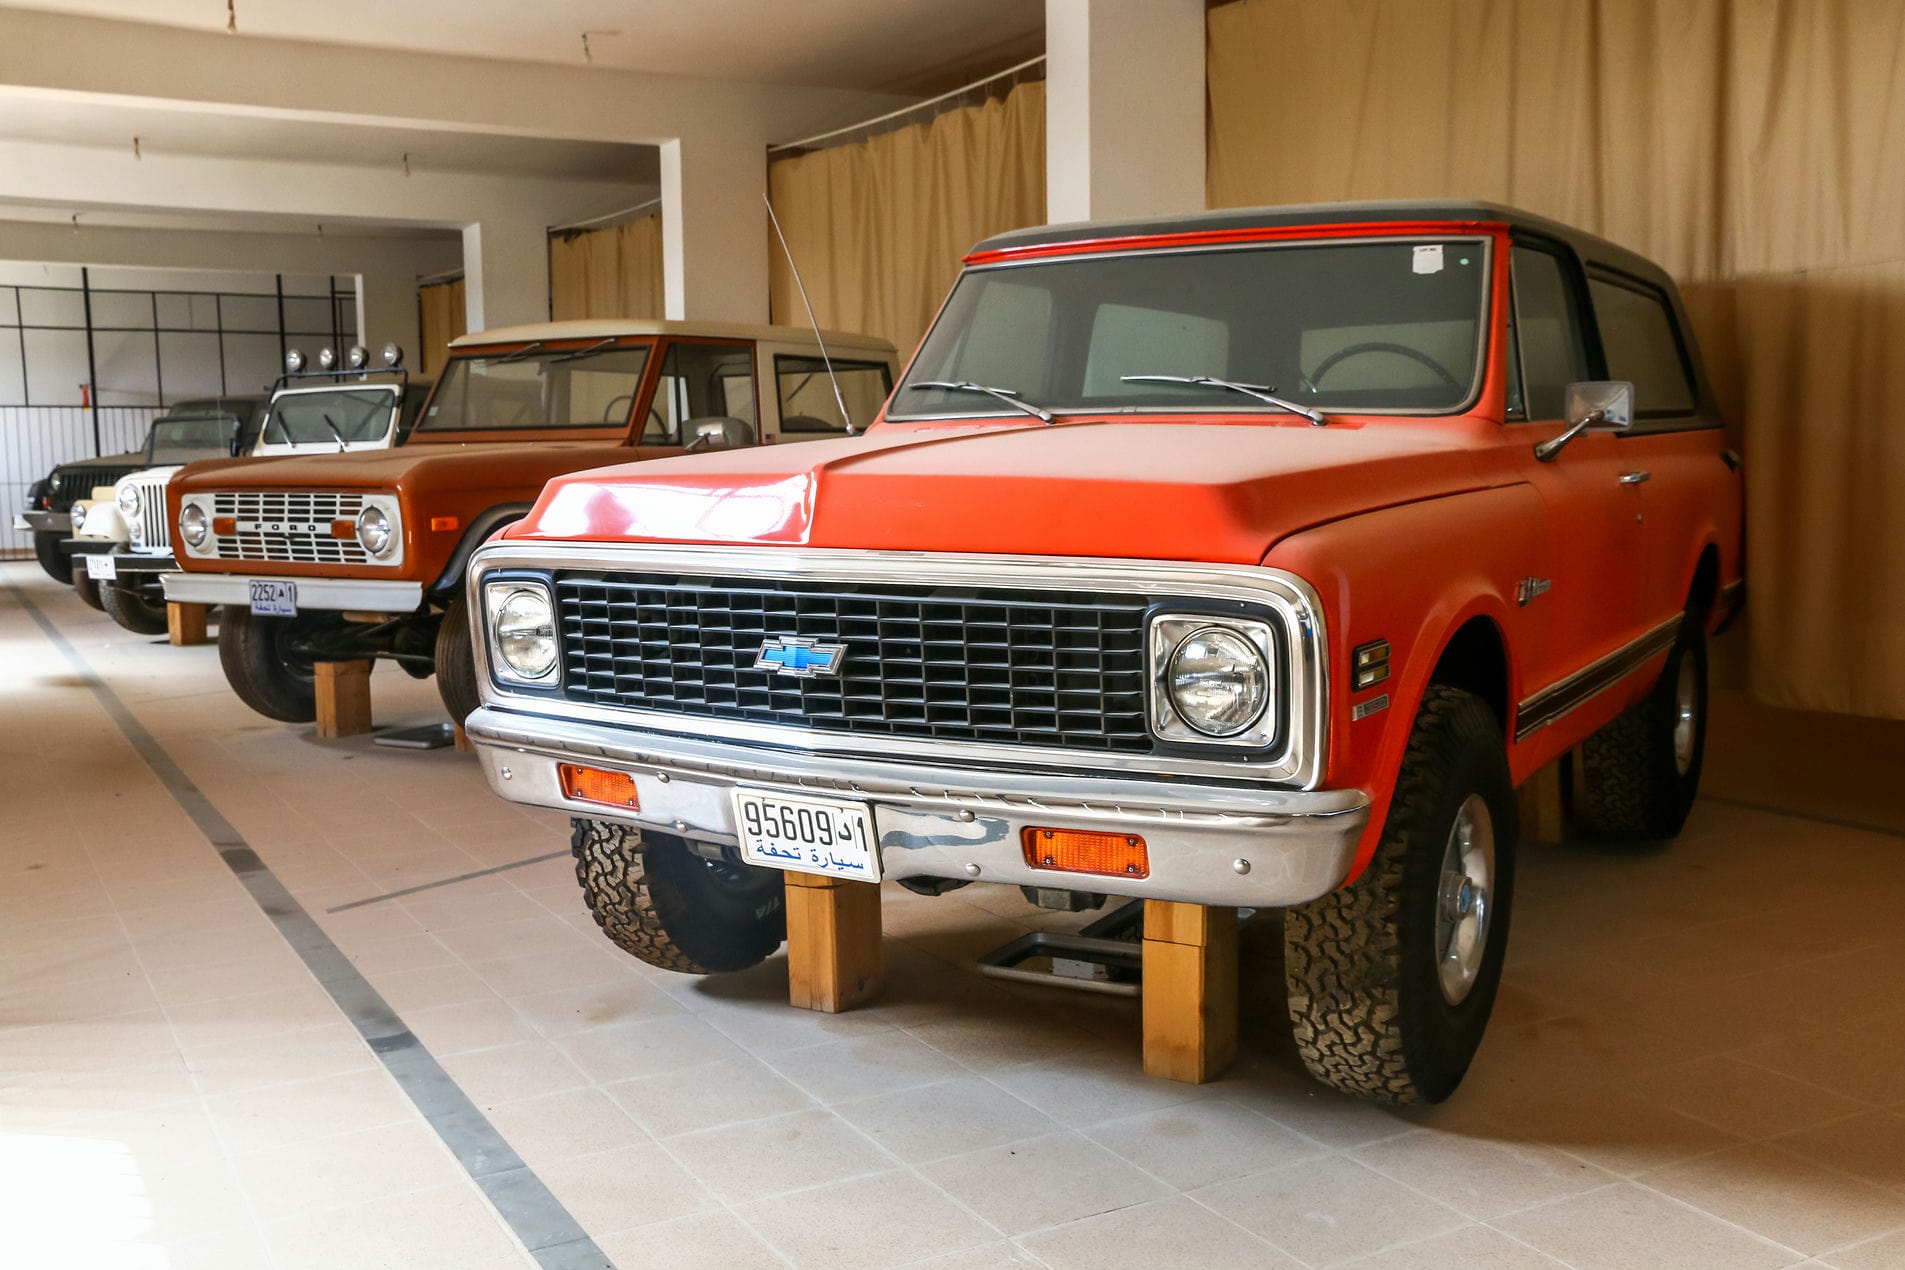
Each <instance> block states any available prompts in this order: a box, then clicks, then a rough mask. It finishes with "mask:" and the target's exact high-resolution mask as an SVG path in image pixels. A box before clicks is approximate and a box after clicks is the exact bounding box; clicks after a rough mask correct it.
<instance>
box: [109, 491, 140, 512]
mask: <svg viewBox="0 0 1905 1270" xmlns="http://www.w3.org/2000/svg"><path fill="white" fill-rule="evenodd" d="M112 497H113V501H114V502H116V503H118V504H119V510H120V511H122V512H124V513H125V514H126V519H127V520H136V519H138V516H139V491H138V490H136V489H134V488H132V486H130V485H121V486H120V487H119V490H118V492H117V493H115V494H114V495H113V496H112Z"/></svg>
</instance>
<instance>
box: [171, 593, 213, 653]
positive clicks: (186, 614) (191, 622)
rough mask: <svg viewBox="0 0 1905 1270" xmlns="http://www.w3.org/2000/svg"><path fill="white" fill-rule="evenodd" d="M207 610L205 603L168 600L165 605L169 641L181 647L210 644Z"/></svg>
mask: <svg viewBox="0 0 1905 1270" xmlns="http://www.w3.org/2000/svg"><path fill="white" fill-rule="evenodd" d="M205 612H206V606H205V605H203V604H184V603H181V602H180V601H178V600H168V601H166V605H165V637H166V639H167V641H168V642H170V643H172V644H175V645H177V646H178V647H180V648H185V647H189V646H191V645H193V644H209V643H211V638H210V637H209V636H207V635H206V634H205Z"/></svg>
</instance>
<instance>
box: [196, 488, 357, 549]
mask: <svg viewBox="0 0 1905 1270" xmlns="http://www.w3.org/2000/svg"><path fill="white" fill-rule="evenodd" d="M363 510H364V496H363V495H362V494H327V493H320V492H316V491H311V490H245V491H240V492H235V493H233V492H224V493H217V494H214V495H212V519H213V521H214V523H216V522H217V521H218V520H221V519H223V518H225V517H230V518H231V519H232V520H234V521H236V522H237V526H236V528H237V530H238V532H236V533H232V534H217V533H214V535H213V537H212V546H213V552H212V554H214V555H215V556H216V557H217V558H218V559H220V560H273V561H279V562H282V563H287V564H370V563H372V561H371V556H370V553H369V552H367V551H365V550H364V548H363V546H362V545H361V544H360V543H359V542H358V541H357V537H356V534H355V533H354V532H353V533H350V534H347V535H346V536H344V537H342V538H339V537H335V536H333V535H332V533H331V531H330V529H329V526H330V525H331V524H333V523H334V522H338V521H345V522H351V521H355V520H356V519H357V513H359V512H361V511H363ZM286 524H293V525H322V526H325V527H326V528H325V529H324V530H323V532H320V533H304V532H297V533H265V532H260V531H259V530H257V529H256V528H247V527H248V526H258V525H286Z"/></svg>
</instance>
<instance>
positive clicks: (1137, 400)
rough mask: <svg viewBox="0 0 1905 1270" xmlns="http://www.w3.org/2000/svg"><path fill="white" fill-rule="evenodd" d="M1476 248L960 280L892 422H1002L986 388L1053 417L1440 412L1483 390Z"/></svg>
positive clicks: (1054, 268) (1218, 251)
mask: <svg viewBox="0 0 1905 1270" xmlns="http://www.w3.org/2000/svg"><path fill="white" fill-rule="evenodd" d="M1487 278H1488V243H1487V240H1485V239H1480V238H1371V239H1354V240H1344V239H1333V240H1329V241H1324V242H1303V243H1279V244H1268V245H1254V244H1253V245H1251V246H1249V247H1226V248H1211V249H1197V250H1173V251H1145V252H1129V253H1122V254H1107V255H1094V256H1089V257H1081V258H1074V259H1063V258H1060V259H1055V260H1038V261H1034V262H1031V263H1026V264H1010V265H999V266H988V267H981V268H976V269H969V270H967V272H966V273H965V274H964V275H962V276H961V278H960V280H959V282H958V284H957V285H956V286H955V287H954V288H953V293H952V296H951V298H949V299H948V300H947V302H946V307H945V310H944V311H943V312H942V313H941V314H940V317H939V320H938V321H937V322H936V323H935V324H934V326H933V329H932V331H931V332H930V333H929V334H928V335H927V337H926V340H925V343H923V344H922V345H921V346H920V350H919V356H918V357H917V358H915V359H914V361H913V365H912V367H911V368H910V369H909V370H908V372H907V377H906V381H905V382H903V383H902V384H901V385H900V388H899V391H898V392H897V393H896V394H894V398H893V402H892V405H891V407H890V408H889V413H888V417H889V418H891V419H896V420H904V419H909V418H910V419H919V418H947V417H956V416H961V415H998V414H1001V413H1003V412H1004V411H1003V408H1002V406H1001V405H1000V403H999V401H997V400H996V399H988V397H987V396H985V395H984V394H983V393H977V392H970V391H956V390H954V389H952V388H926V387H913V385H915V384H920V383H923V382H924V381H929V380H933V381H940V382H942V383H947V384H983V385H987V386H989V387H994V388H1000V389H1005V390H1009V391H1010V392H1011V393H1012V394H1014V395H1015V396H1016V397H1017V398H1018V399H1019V400H1021V401H1024V402H1026V403H1028V404H1030V405H1033V406H1039V407H1043V408H1044V409H1046V410H1051V411H1058V412H1061V413H1063V412H1068V411H1069V412H1078V411H1090V412H1094V413H1095V412H1106V411H1110V412H1124V411H1140V410H1141V411H1166V410H1168V411H1173V412H1178V411H1211V410H1217V411H1223V412H1226V413H1237V412H1246V411H1269V412H1276V411H1278V410H1279V407H1277V406H1274V405H1271V404H1269V403H1267V402H1263V401H1261V400H1256V399H1253V398H1252V397H1250V396H1249V395H1246V394H1243V393H1239V392H1224V391H1214V390H1213V389H1212V387H1211V385H1209V384H1208V383H1205V384H1172V383H1131V382H1127V381H1126V379H1125V377H1126V376H1179V377H1183V378H1187V379H1188V378H1195V377H1199V376H1208V377H1210V378H1212V379H1218V380H1228V381H1231V383H1233V384H1240V385H1250V386H1253V387H1255V388H1257V389H1259V390H1262V391H1267V392H1273V393H1275V394H1277V395H1278V396H1280V397H1283V398H1286V399H1288V400H1290V401H1291V402H1294V403H1296V404H1299V405H1301V406H1303V407H1305V408H1314V409H1316V410H1319V411H1339V412H1346V413H1352V414H1355V413H1371V414H1447V413H1453V412H1455V411H1459V410H1462V409H1465V408H1466V407H1467V406H1468V405H1469V403H1471V402H1472V401H1473V400H1474V399H1475V397H1476V395H1477V393H1478V391H1479V383H1478V381H1479V379H1480V377H1481V367H1482V365H1483V357H1482V343H1483V341H1482V332H1483V318H1484V315H1485V313H1486V303H1485V296H1486V294H1487V291H1486V282H1487Z"/></svg>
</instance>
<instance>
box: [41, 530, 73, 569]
mask: <svg viewBox="0 0 1905 1270" xmlns="http://www.w3.org/2000/svg"><path fill="white" fill-rule="evenodd" d="M64 541H66V537H65V535H63V534H57V533H54V532H53V531H52V530H50V529H42V530H38V531H36V532H35V533H34V535H33V558H34V559H35V560H38V561H39V562H40V568H42V569H44V570H45V571H46V576H47V577H49V578H51V579H53V581H55V582H71V581H72V580H73V558H72V557H71V556H69V555H67V554H66V553H65V552H64V551H61V550H60V544H61V543H62V542H64Z"/></svg>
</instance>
